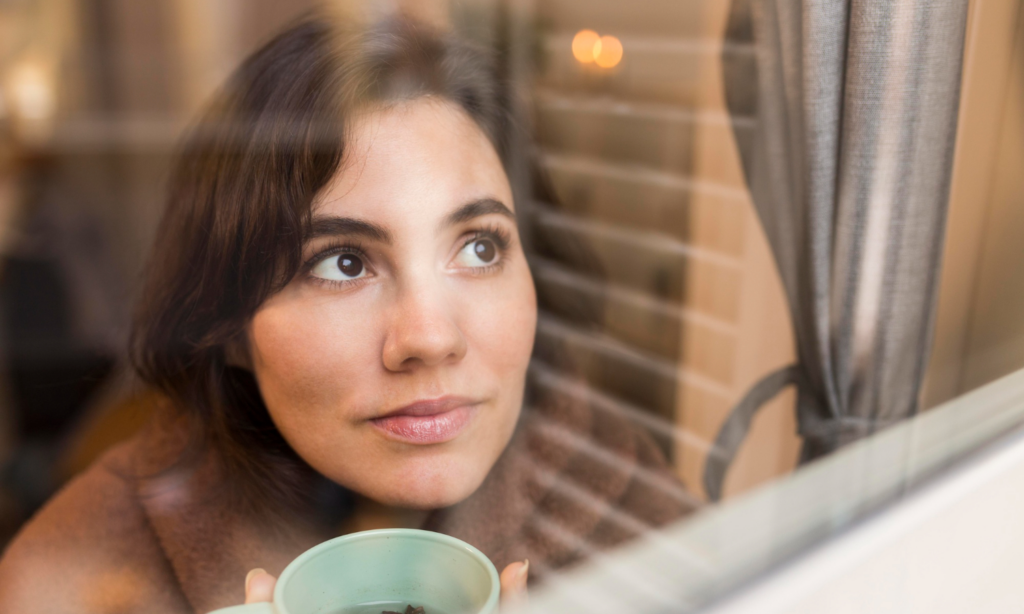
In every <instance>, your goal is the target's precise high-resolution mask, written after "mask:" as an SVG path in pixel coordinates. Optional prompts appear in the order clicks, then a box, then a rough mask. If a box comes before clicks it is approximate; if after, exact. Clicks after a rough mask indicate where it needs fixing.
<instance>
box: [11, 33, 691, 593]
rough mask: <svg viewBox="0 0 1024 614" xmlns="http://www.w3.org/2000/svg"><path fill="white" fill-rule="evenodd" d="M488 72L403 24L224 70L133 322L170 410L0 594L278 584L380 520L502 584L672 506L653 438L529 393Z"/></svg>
mask: <svg viewBox="0 0 1024 614" xmlns="http://www.w3.org/2000/svg"><path fill="white" fill-rule="evenodd" d="M492 79H493V77H492V76H491V71H490V70H489V69H488V66H487V63H486V62H485V61H484V59H483V56H482V55H481V54H479V53H477V52H474V51H472V50H470V49H468V48H466V47H464V46H461V45H459V44H457V43H455V42H453V41H449V40H443V39H439V38H437V37H435V36H433V35H431V34H430V33H429V32H426V31H424V30H423V29H422V28H420V27H418V26H416V25H415V24H413V23H411V22H408V21H404V20H400V19H397V20H392V21H389V22H387V23H385V24H384V25H382V26H380V27H378V28H375V29H373V30H371V31H369V32H367V33H363V34H341V33H339V32H337V31H336V30H334V29H333V28H331V27H329V25H328V24H327V23H326V22H325V21H323V20H318V19H310V20H306V21H304V22H302V23H300V24H298V25H296V26H294V27H292V28H291V29H289V30H288V31H286V32H285V33H284V34H282V35H281V36H279V37H278V38H276V39H275V40H273V41H271V42H270V43H268V44H267V45H266V46H265V47H264V48H263V49H261V50H260V51H258V52H257V53H256V54H254V55H253V57H251V58H250V59H249V60H248V61H247V62H246V63H245V64H244V65H243V66H242V67H241V68H240V69H239V71H238V72H237V73H236V75H235V76H234V77H233V78H232V80H231V81H230V83H229V84H228V87H227V88H226V90H225V92H224V93H223V94H222V95H221V97H220V98H219V100H218V101H217V102H215V104H214V105H213V106H212V107H211V110H210V111H209V112H208V113H207V114H206V115H205V116H204V118H203V119H202V121H200V123H199V124H198V125H197V127H196V128H195V129H193V130H192V132H191V134H190V135H189V136H188V137H187V138H186V141H185V144H184V147H183V150H182V152H181V155H180V158H179V160H178V162H177V165H176V168H175V172H174V174H173V175H172V178H171V183H170V198H169V202H168V206H167V210H166V213H165V217H164V219H163V221H162V225H161V228H160V232H159V236H158V240H157V243H156V245H155V246H154V252H153V257H152V262H151V265H150V269H149V273H148V285H147V290H146V292H145V294H144V296H143V299H142V303H141V308H140V310H139V315H138V318H137V321H136V324H135V330H134V341H133V355H134V358H135V363H136V368H137V371H138V372H139V374H140V375H141V377H142V379H143V380H144V381H145V382H146V383H148V384H149V385H151V386H153V387H154V388H156V389H158V390H159V391H161V392H162V393H163V394H164V395H165V397H166V403H164V406H162V407H161V408H159V409H160V410H161V411H160V412H159V413H158V416H159V417H158V419H156V420H154V423H153V425H152V426H151V427H150V428H148V429H147V430H146V431H145V432H144V433H142V434H140V435H138V436H136V437H135V438H134V439H132V440H131V441H129V442H128V443H126V444H124V445H122V446H120V447H119V448H117V449H115V450H114V451H112V452H111V453H109V454H108V455H107V456H106V457H105V458H104V459H102V460H101V461H100V462H98V463H97V464H96V465H95V466H94V467H93V468H91V469H90V470H89V471H88V472H86V473H85V474H84V475H83V476H81V477H79V478H78V479H77V480H75V481H74V482H73V483H72V484H71V485H69V486H68V487H67V488H66V489H65V490H64V491H62V492H61V493H60V494H58V495H57V496H56V497H55V498H54V500H53V501H51V502H50V503H49V504H48V505H47V507H46V508H44V510H43V511H42V512H40V514H39V515H38V516H37V517H36V518H35V519H34V520H33V521H32V522H31V523H30V524H29V525H28V526H27V527H26V528H25V529H24V530H23V531H22V533H21V534H20V535H19V536H18V538H17V539H16V540H15V542H14V543H13V545H12V546H11V547H10V548H9V550H8V552H7V553H6V555H5V557H4V559H3V561H2V562H0V610H2V611H5V612H13V611H35V612H44V611H54V612H57V611H60V612H65V611H76V612H124V611H135V610H136V609H140V610H141V609H144V610H145V611H147V612H190V611H196V612H205V611H208V610H211V609H214V608H218V607H223V606H228V605H233V604H236V603H239V602H241V601H242V600H243V599H248V600H259V599H267V598H268V595H269V590H270V589H271V588H272V586H273V582H274V579H273V578H274V576H276V575H277V574H278V573H279V572H280V571H281V569H282V568H283V567H284V566H285V565H286V564H287V563H288V562H289V561H290V560H291V559H292V558H294V557H295V556H296V555H297V554H299V553H300V552H302V551H303V550H305V549H306V548H309V547H310V546H312V545H314V544H316V543H318V542H320V541H323V540H325V539H329V538H330V537H332V536H334V535H337V534H339V533H341V532H345V531H349V530H354V529H358V528H363V527H368V526H380V525H381V524H387V525H406V526H421V527H424V528H427V529H431V530H436V531H442V532H446V533H449V534H452V535H455V536H457V537H460V538H462V539H465V540H467V541H469V542H470V543H473V544H475V545H477V546H478V547H479V548H480V549H481V550H483V551H484V552H485V553H486V554H487V555H488V556H490V557H491V559H492V560H493V561H494V562H495V564H496V565H498V567H499V569H503V573H502V586H503V590H504V592H506V593H509V592H515V591H519V590H522V589H523V588H524V587H525V582H526V578H527V574H529V575H530V577H536V576H537V575H538V573H540V574H542V573H543V572H545V571H546V570H550V569H554V568H558V567H561V566H564V565H567V564H570V563H572V562H574V561H576V560H579V559H580V558H582V557H585V556H586V555H587V554H588V552H589V551H590V550H591V549H593V548H604V547H608V546H611V545H614V544H616V543H620V542H621V541H623V540H625V539H628V538H630V537H632V536H634V535H635V534H636V533H637V532H638V531H642V530H643V529H644V528H645V527H651V526H656V525H659V524H663V523H665V522H668V521H669V520H672V519H674V518H677V517H679V516H680V515H682V514H684V513H686V512H687V511H688V510H689V503H688V499H687V498H686V496H685V493H682V491H681V489H680V488H679V487H678V485H677V484H675V483H674V482H672V481H671V480H672V478H671V474H670V473H669V472H668V471H667V469H666V466H665V463H664V460H663V458H662V457H661V456H660V454H659V452H658V451H657V449H656V447H655V446H654V445H653V443H652V442H651V441H650V439H649V438H648V437H647V436H646V435H644V434H643V433H641V432H639V431H637V430H635V429H633V428H631V427H630V426H629V425H628V424H626V423H625V422H622V421H621V420H619V419H616V418H614V417H612V416H608V415H606V414H600V413H598V412H592V411H591V410H590V409H589V408H588V407H586V406H585V405H583V404H581V403H579V402H573V401H572V399H571V398H569V397H564V398H563V397H557V396H551V395H547V396H544V395H540V394H538V393H533V394H531V395H529V397H530V398H526V397H527V396H528V395H527V394H526V391H527V385H526V383H527V369H528V366H529V365H530V360H531V355H532V353H533V351H534V348H533V341H534V335H535V329H536V322H537V307H536V305H537V301H536V295H535V291H534V286H533V282H532V278H531V275H530V270H529V267H528V266H527V261H526V258H525V254H524V251H523V245H522V241H521V238H520V234H519V228H518V225H517V221H518V219H519V217H521V216H522V211H520V210H519V209H518V207H517V203H516V201H515V199H514V198H513V193H512V189H511V186H510V183H509V179H508V176H507V174H506V172H505V170H504V166H503V162H502V157H501V155H500V153H499V152H500V151H501V150H502V134H503V133H505V132H507V131H508V130H509V126H508V122H507V120H506V119H505V115H504V113H503V111H502V105H501V104H500V102H501V101H500V100H499V98H498V92H499V88H497V87H495V85H494V83H493V81H492ZM524 404H525V405H526V406H528V407H530V408H531V409H529V410H528V411H524V410H523V407H524ZM367 510H370V511H371V512H373V513H368V512H367ZM623 515H625V516H627V517H628V521H626V522H623V521H622V516H623ZM527 560H529V561H530V562H529V563H527ZM528 569H529V571H527V570H528ZM264 570H265V571H264ZM250 571H252V573H248V572H250ZM243 579H244V583H243Z"/></svg>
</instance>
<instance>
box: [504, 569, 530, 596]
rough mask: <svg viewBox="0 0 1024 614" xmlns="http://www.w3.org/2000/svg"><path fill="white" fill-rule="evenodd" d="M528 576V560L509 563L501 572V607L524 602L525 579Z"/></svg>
mask: <svg viewBox="0 0 1024 614" xmlns="http://www.w3.org/2000/svg"><path fill="white" fill-rule="evenodd" d="M529 574H530V561H529V559H527V560H525V561H522V562H516V563H510V564H509V565H508V567H506V568H505V569H504V570H503V571H502V572H501V603H502V604H503V605H505V606H509V605H517V604H521V603H523V602H524V601H526V579H527V577H529Z"/></svg>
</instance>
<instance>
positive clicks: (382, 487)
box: [358, 467, 486, 510]
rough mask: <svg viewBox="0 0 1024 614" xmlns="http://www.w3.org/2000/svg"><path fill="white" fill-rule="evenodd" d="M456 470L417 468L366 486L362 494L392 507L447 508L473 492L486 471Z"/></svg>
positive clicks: (416, 508) (417, 508)
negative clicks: (410, 473)
mask: <svg viewBox="0 0 1024 614" xmlns="http://www.w3.org/2000/svg"><path fill="white" fill-rule="evenodd" d="M459 469H461V470H455V471H429V470H426V471H425V470H424V468H418V470H417V471H414V472H412V473H413V474H414V476H409V475H408V474H406V475H405V476H403V477H401V478H398V479H392V480H382V481H379V482H377V483H375V484H373V485H370V486H369V487H368V488H366V489H358V490H360V491H361V492H362V494H363V495H365V496H367V497H369V498H371V499H373V500H374V501H377V502H378V503H383V504H384V505H391V506H395V507H402V508H407V509H415V510H433V509H439V508H444V507H450V506H452V505H455V504H457V503H460V502H461V501H464V500H465V499H467V498H468V497H469V496H470V495H472V494H473V493H474V492H476V490H477V488H479V487H480V484H481V483H482V482H483V480H484V477H486V474H481V475H476V473H475V472H466V471H465V469H466V468H465V467H462V468H459Z"/></svg>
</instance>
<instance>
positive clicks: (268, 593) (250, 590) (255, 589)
mask: <svg viewBox="0 0 1024 614" xmlns="http://www.w3.org/2000/svg"><path fill="white" fill-rule="evenodd" d="M276 585H277V578H275V577H274V576H272V575H270V574H268V573H267V572H266V571H264V570H263V569H260V568H259V567H257V568H256V569H250V570H249V573H247V574H246V575H245V602H246V603H260V602H263V601H267V602H269V601H273V600H274V586H276Z"/></svg>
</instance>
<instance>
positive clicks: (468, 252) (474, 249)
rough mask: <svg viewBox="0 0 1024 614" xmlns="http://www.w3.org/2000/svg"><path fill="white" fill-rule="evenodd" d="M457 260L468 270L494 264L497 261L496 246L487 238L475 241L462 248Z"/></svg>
mask: <svg viewBox="0 0 1024 614" xmlns="http://www.w3.org/2000/svg"><path fill="white" fill-rule="evenodd" d="M457 260H458V261H459V264H461V265H462V266H464V267H470V268H476V267H485V266H488V265H491V264H494V263H495V262H496V261H497V260H498V246H497V245H495V244H494V241H492V240H490V239H487V238H481V239H476V240H475V241H471V242H470V243H467V244H466V246H465V247H463V248H462V251H460V252H459V255H458V258H457Z"/></svg>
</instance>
